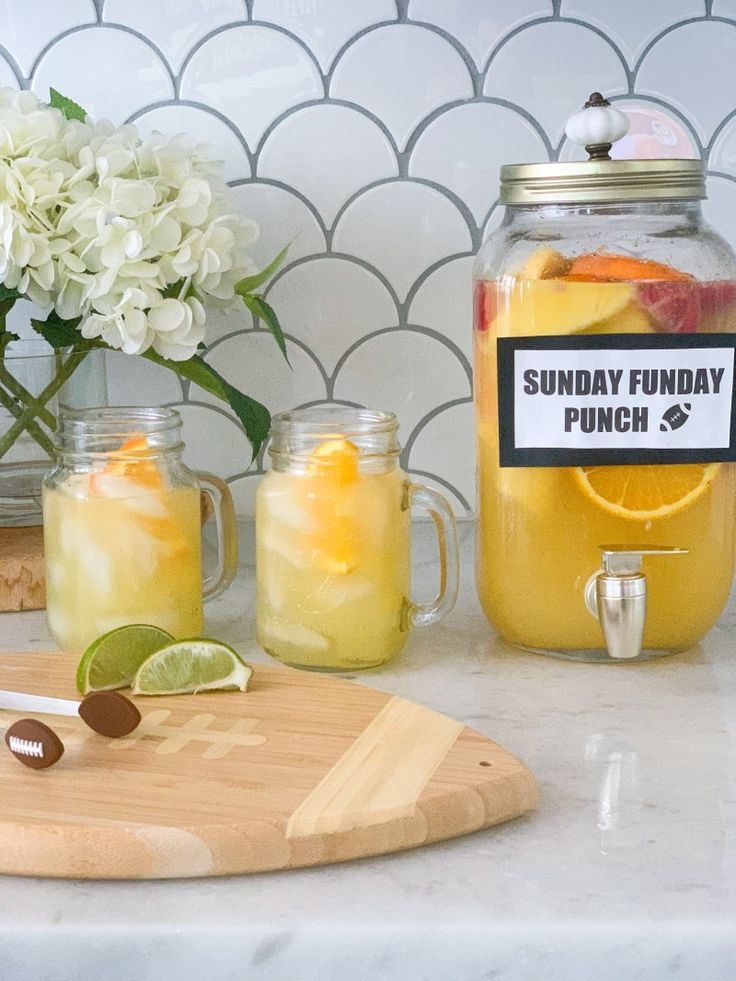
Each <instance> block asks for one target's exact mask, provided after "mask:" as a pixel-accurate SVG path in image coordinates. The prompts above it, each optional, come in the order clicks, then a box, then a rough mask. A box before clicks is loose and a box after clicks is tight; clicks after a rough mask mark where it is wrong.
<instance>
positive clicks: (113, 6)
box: [103, 0, 245, 72]
mask: <svg viewBox="0 0 736 981" xmlns="http://www.w3.org/2000/svg"><path fill="white" fill-rule="evenodd" d="M103 18H104V20H105V22H110V23H116V24H124V25H125V26H126V27H132V28H133V29H134V30H136V31H139V32H140V33H141V34H143V35H144V36H145V37H147V38H149V39H150V40H151V41H152V42H153V43H154V44H155V45H156V46H157V47H158V49H159V50H160V51H161V53H162V54H163V56H164V58H166V60H167V61H168V63H169V64H170V65H171V67H172V68H173V70H174V71H175V72H178V71H179V69H180V68H181V65H182V62H183V61H184V59H185V58H186V56H187V55H188V54H189V52H190V51H191V50H192V48H193V47H194V45H195V44H196V43H197V41H199V40H200V39H201V38H203V37H205V36H206V35H207V34H209V33H210V31H214V30H216V29H217V28H218V27H223V26H224V25H225V24H231V23H233V22H234V21H243V20H245V5H244V4H243V3H242V0H186V2H182V0H154V2H151V0H106V2H105V7H104V14H103Z"/></svg>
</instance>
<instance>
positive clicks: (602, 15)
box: [560, 0, 705, 65]
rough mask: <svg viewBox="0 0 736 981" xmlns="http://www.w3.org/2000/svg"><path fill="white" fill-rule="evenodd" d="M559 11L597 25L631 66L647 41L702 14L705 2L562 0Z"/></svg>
mask: <svg viewBox="0 0 736 981" xmlns="http://www.w3.org/2000/svg"><path fill="white" fill-rule="evenodd" d="M560 13H561V14H562V15H563V17H575V18H577V19H578V20H584V21H585V22H586V23H588V24H592V25H593V27H597V28H599V29H600V30H601V31H603V33H604V34H605V35H606V37H610V39H611V40H612V41H613V42H614V43H615V44H617V45H618V46H619V48H621V50H622V51H623V53H624V54H625V55H626V58H627V59H628V62H629V64H630V65H633V64H634V62H635V61H636V59H637V58H638V57H639V55H640V54H641V53H642V51H643V50H644V48H645V47H646V46H647V44H648V43H649V42H650V41H651V40H652V39H653V38H655V37H656V36H657V35H658V34H660V33H661V32H662V31H663V30H665V29H666V28H667V27H669V26H670V25H671V24H677V23H678V22H679V21H681V20H685V19H686V18H688V17H702V16H703V15H704V13H705V3H704V0H667V3H646V2H645V3H611V0H562V6H561V8H560Z"/></svg>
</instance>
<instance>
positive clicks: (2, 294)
mask: <svg viewBox="0 0 736 981" xmlns="http://www.w3.org/2000/svg"><path fill="white" fill-rule="evenodd" d="M20 297H21V294H20V293H19V292H18V290H11V289H8V287H7V286H3V284H2V283H0V327H2V326H4V325H5V318H6V317H7V315H8V314H9V313H10V311H11V310H12V309H13V304H14V303H15V301H16V300H19V299H20Z"/></svg>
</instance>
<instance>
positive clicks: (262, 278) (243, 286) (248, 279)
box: [235, 245, 289, 296]
mask: <svg viewBox="0 0 736 981" xmlns="http://www.w3.org/2000/svg"><path fill="white" fill-rule="evenodd" d="M288 251H289V246H288V245H285V246H284V247H283V249H282V250H281V251H280V252H279V254H278V255H277V256H276V258H275V259H273V260H272V261H271V262H269V264H268V265H267V266H266V268H265V269H261V271H260V272H258V273H255V275H253V276H245V277H244V278H243V279H241V280H240V282H239V283H236V284H235V292H236V293H238V294H239V295H240V296H245V294H246V293H252V292H253V290H255V289H257V288H258V287H259V286H262V285H263V283H265V282H266V280H267V279H270V278H271V276H273V274H274V273H275V272H276V270H277V269H278V268H279V266H280V265H281V263H282V262H283V261H284V259H285V258H286V253H287V252H288Z"/></svg>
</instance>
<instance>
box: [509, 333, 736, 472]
mask: <svg viewBox="0 0 736 981" xmlns="http://www.w3.org/2000/svg"><path fill="white" fill-rule="evenodd" d="M497 343H498V401H499V446H500V464H501V466H502V467H574V466H606V465H611V466H614V465H616V464H637V463H639V464H646V463H652V464H653V463H695V462H697V463H713V462H719V461H727V460H736V415H735V412H734V380H735V372H734V352H735V351H736V334H606V335H598V336H595V335H588V336H584V337H581V336H576V335H574V334H573V335H565V336H563V337H560V336H555V337H515V338H511V337H504V338H499V339H498V342H497Z"/></svg>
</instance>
